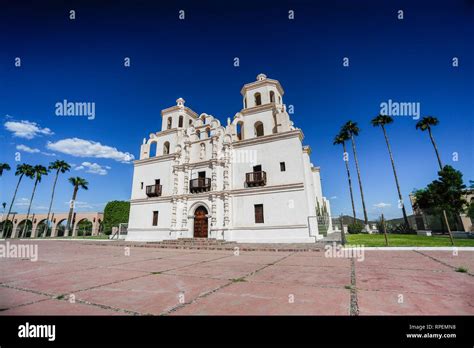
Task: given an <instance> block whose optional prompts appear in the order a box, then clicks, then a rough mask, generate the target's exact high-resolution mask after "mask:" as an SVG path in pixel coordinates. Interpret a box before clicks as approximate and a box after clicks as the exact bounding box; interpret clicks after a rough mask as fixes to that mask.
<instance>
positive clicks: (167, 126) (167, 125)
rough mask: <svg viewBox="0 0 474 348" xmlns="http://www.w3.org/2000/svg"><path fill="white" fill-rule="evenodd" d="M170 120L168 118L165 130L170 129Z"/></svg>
mask: <svg viewBox="0 0 474 348" xmlns="http://www.w3.org/2000/svg"><path fill="white" fill-rule="evenodd" d="M171 122H172V118H171V117H168V123H167V124H166V129H171Z"/></svg>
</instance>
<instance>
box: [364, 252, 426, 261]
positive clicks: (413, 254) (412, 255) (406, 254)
mask: <svg viewBox="0 0 474 348" xmlns="http://www.w3.org/2000/svg"><path fill="white" fill-rule="evenodd" d="M364 253H365V255H366V256H374V257H377V258H385V257H397V258H402V259H408V258H415V259H420V258H422V257H423V255H420V254H419V253H417V252H416V251H413V250H365V251H364Z"/></svg>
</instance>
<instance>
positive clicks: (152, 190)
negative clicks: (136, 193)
mask: <svg viewBox="0 0 474 348" xmlns="http://www.w3.org/2000/svg"><path fill="white" fill-rule="evenodd" d="M146 195H147V196H148V197H160V196H161V185H149V186H147V187H146Z"/></svg>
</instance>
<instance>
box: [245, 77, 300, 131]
mask: <svg viewBox="0 0 474 348" xmlns="http://www.w3.org/2000/svg"><path fill="white" fill-rule="evenodd" d="M284 93H285V92H284V90H283V88H282V86H281V85H280V82H278V81H277V80H273V79H269V78H267V76H266V75H265V74H259V75H258V76H257V79H256V81H254V82H251V83H247V84H245V85H244V86H243V87H242V90H241V91H240V94H242V96H243V109H242V110H241V112H240V113H241V114H242V115H243V116H244V120H243V123H244V133H245V134H246V136H245V138H253V137H258V136H264V135H270V134H275V133H281V132H285V131H289V130H291V126H292V124H291V121H290V117H289V115H288V113H287V112H286V106H285V104H283V95H284Z"/></svg>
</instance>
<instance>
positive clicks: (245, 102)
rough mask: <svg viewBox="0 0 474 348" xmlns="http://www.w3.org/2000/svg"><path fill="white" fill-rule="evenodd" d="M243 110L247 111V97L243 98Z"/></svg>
mask: <svg viewBox="0 0 474 348" xmlns="http://www.w3.org/2000/svg"><path fill="white" fill-rule="evenodd" d="M244 109H247V97H245V98H244Z"/></svg>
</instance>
